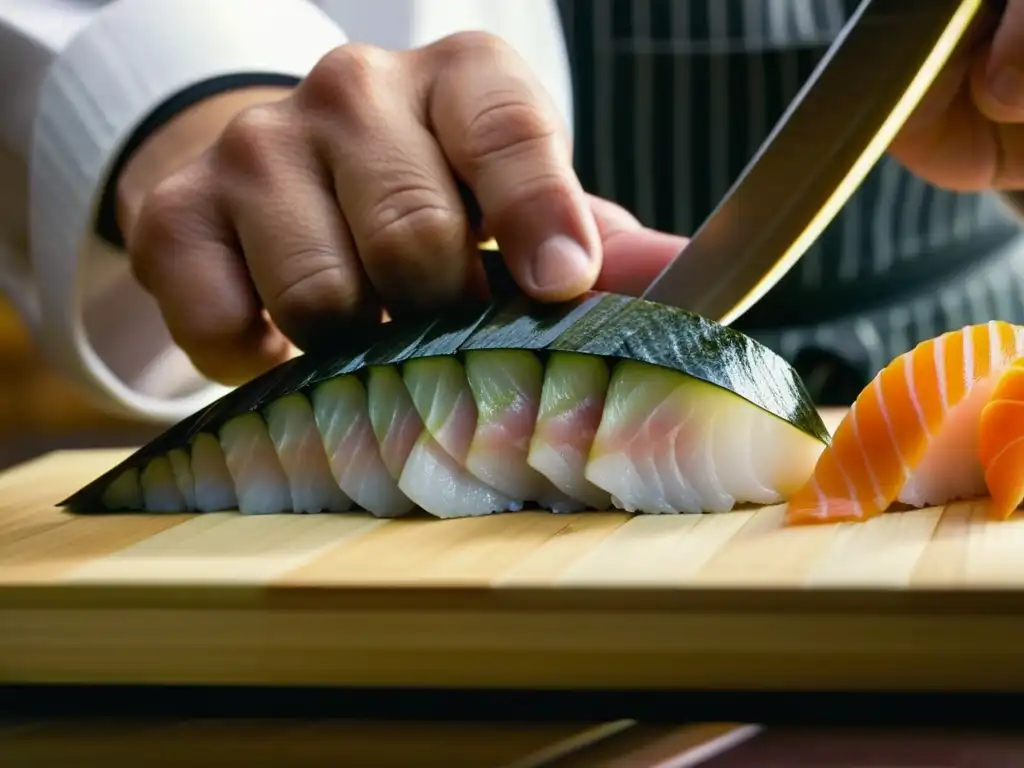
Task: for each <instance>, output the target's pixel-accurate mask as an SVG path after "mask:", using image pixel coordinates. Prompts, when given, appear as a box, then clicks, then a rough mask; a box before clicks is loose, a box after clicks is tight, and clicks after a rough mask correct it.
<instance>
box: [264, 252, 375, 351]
mask: <svg viewBox="0 0 1024 768" xmlns="http://www.w3.org/2000/svg"><path fill="white" fill-rule="evenodd" d="M287 266H288V275H287V277H286V278H285V279H284V280H282V285H281V287H280V288H279V289H278V290H277V291H276V292H275V293H274V294H273V296H271V297H270V300H269V301H268V302H267V308H268V310H269V311H270V314H271V316H272V317H273V318H274V321H275V322H276V323H277V324H278V326H279V327H280V328H281V330H282V331H283V332H284V333H285V334H286V335H287V336H289V337H290V338H291V339H293V340H294V341H295V342H296V343H300V344H301V343H302V342H303V341H304V340H305V339H307V338H308V337H309V336H310V334H311V333H313V332H315V330H316V327H317V326H318V325H321V324H322V323H323V321H324V320H325V318H331V319H334V318H339V317H340V318H347V317H350V316H352V315H353V314H355V312H356V310H357V308H358V307H359V305H360V303H361V300H362V296H361V292H360V290H359V285H358V284H356V283H354V282H353V281H352V280H349V279H348V278H347V276H346V275H345V272H344V270H343V269H342V268H341V266H340V264H339V263H338V260H337V258H336V256H335V255H334V254H333V253H331V252H330V251H329V250H328V249H324V248H317V247H315V246H311V247H309V248H306V249H302V250H296V251H293V252H292V253H291V254H289V256H288V260H287Z"/></svg>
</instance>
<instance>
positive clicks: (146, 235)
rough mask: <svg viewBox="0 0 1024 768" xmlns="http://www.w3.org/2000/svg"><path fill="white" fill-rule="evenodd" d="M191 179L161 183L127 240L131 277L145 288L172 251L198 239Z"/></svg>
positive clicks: (179, 176)
mask: <svg viewBox="0 0 1024 768" xmlns="http://www.w3.org/2000/svg"><path fill="white" fill-rule="evenodd" d="M196 197H197V190H196V188H195V185H194V183H193V182H192V180H191V179H189V178H188V177H186V176H185V175H183V174H175V175H173V176H170V177H168V178H166V179H164V180H163V181H161V182H160V183H158V184H157V185H156V186H155V187H154V188H153V189H152V190H151V191H150V192H149V194H148V195H147V196H146V198H145V200H144V201H143V203H142V207H141V210H140V211H139V216H138V219H137V220H136V222H135V225H134V227H133V229H132V231H131V232H130V233H129V234H128V237H127V250H128V255H129V263H130V265H131V269H132V274H133V276H134V277H135V279H136V280H137V281H138V282H139V283H140V284H141V285H142V286H143V287H147V288H148V287H149V286H150V285H152V283H153V279H154V276H155V275H154V273H155V271H156V268H157V267H158V266H159V265H160V264H161V263H162V262H163V261H165V255H166V253H167V252H168V251H170V252H173V251H175V250H177V249H179V248H182V247H184V246H185V244H186V243H187V242H188V241H189V240H190V239H194V238H196V237H197V236H199V234H200V233H199V231H198V227H197V224H196V215H195V214H196V208H195V202H196Z"/></svg>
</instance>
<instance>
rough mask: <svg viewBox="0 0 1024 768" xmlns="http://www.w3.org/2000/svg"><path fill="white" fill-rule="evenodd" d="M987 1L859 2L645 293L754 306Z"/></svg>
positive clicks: (721, 314) (710, 313)
mask: <svg viewBox="0 0 1024 768" xmlns="http://www.w3.org/2000/svg"><path fill="white" fill-rule="evenodd" d="M985 4H986V0H862V2H861V4H860V6H859V7H858V8H857V10H856V12H855V13H854V14H853V16H852V17H851V18H850V19H849V21H848V22H847V24H846V25H845V26H844V28H843V29H842V31H841V32H840V34H839V36H838V37H837V39H836V40H835V42H834V43H833V44H832V46H831V47H830V48H829V50H828V52H827V53H826V54H825V56H824V57H823V59H822V61H821V62H820V63H819V65H818V67H817V68H816V69H815V71H814V72H813V73H812V74H811V77H810V78H809V79H808V81H807V82H806V83H805V84H804V87H803V88H802V89H801V91H800V92H799V93H798V94H797V96H796V98H795V99H794V100H793V103H792V104H791V105H790V107H789V108H788V109H787V111H786V112H785V114H783V116H782V118H781V119H780V120H779V122H778V123H777V124H776V126H775V128H774V129H773V130H772V132H771V134H770V135H769V136H768V138H767V139H766V140H765V141H764V143H763V144H762V145H761V147H760V149H759V150H758V151H757V153H756V154H755V155H754V157H753V159H752V160H751V161H750V162H749V163H748V164H747V167H746V168H745V169H744V171H743V173H742V174H741V175H740V177H739V179H738V180H737V181H736V183H735V184H734V185H733V186H732V188H731V189H730V190H729V192H728V193H727V194H726V196H725V198H724V199H723V200H722V202H721V203H720V204H719V205H718V206H717V208H715V210H714V211H713V212H712V213H711V215H710V216H709V217H708V218H707V220H706V221H705V222H704V223H703V224H702V225H701V226H700V228H699V229H698V230H697V232H696V233H695V234H694V236H693V239H692V240H691V241H690V242H689V244H688V245H687V246H686V247H685V248H684V249H683V251H682V252H681V253H680V254H679V255H678V256H676V258H675V259H674V260H673V261H672V262H671V263H670V264H669V265H668V266H667V267H666V268H665V269H664V270H663V271H662V272H661V274H660V275H659V276H658V277H657V278H655V280H654V281H653V282H652V283H651V285H650V286H648V288H647V290H646V291H645V292H644V294H643V298H645V299H649V300H652V301H658V302H661V303H664V304H671V305H674V306H678V307H681V308H683V309H686V310H689V311H691V312H696V313H697V314H701V315H704V316H706V317H709V318H712V319H714V320H718V321H719V322H721V323H723V324H730V323H732V322H733V321H734V320H736V319H737V318H738V317H740V316H741V315H742V314H743V313H744V312H746V311H747V310H748V309H749V308H750V307H751V306H753V304H754V303H755V302H757V300H758V299H760V298H761V297H762V296H763V295H764V294H765V293H767V292H768V290H769V289H770V288H771V287H772V286H773V285H775V284H776V283H777V282H778V281H779V280H780V279H781V278H782V277H783V276H784V275H785V274H786V273H787V272H788V271H789V270H790V269H791V268H792V267H793V265H794V264H796V262H797V261H798V260H799V259H800V257H801V256H802V255H803V254H804V253H805V252H806V250H807V249H808V247H810V245H811V244H812V243H813V242H814V241H815V240H816V239H817V238H818V236H819V235H820V234H821V232H822V231H823V230H824V229H825V227H826V226H827V225H828V224H829V222H831V221H832V219H833V218H834V217H835V216H836V214H837V213H838V212H839V210H840V209H841V208H842V207H843V205H845V203H846V201H847V200H848V199H849V198H850V196H851V195H852V194H853V192H854V191H855V190H856V188H857V187H858V186H859V185H860V183H861V182H862V181H863V180H864V177H865V176H866V175H867V173H868V171H869V170H871V168H872V166H873V165H874V164H875V162H876V161H877V160H878V159H879V158H880V157H881V156H882V154H883V153H884V152H885V150H886V148H887V147H888V146H889V143H890V142H891V141H892V140H893V138H894V137H895V136H896V134H897V133H898V131H899V129H900V127H901V126H902V125H903V123H904V122H905V121H906V119H907V118H908V116H909V115H910V114H911V112H913V110H914V108H915V107H916V106H917V104H918V103H919V101H920V99H921V98H922V96H923V95H924V94H925V92H926V91H927V90H928V88H929V86H930V85H931V84H932V82H933V81H934V80H935V77H936V76H937V75H938V73H939V71H940V70H941V69H942V67H943V65H944V64H945V63H946V61H947V60H948V58H949V57H950V55H951V54H952V53H953V51H954V49H955V48H956V46H957V44H958V43H959V42H960V40H961V39H962V38H963V36H964V34H965V32H966V31H967V30H968V28H969V26H970V24H971V22H972V21H973V20H974V18H975V17H976V16H977V14H978V12H979V11H980V9H981V8H982V7H983V6H984V5H985ZM999 4H1000V3H995V4H994V5H999ZM1008 202H1010V203H1011V205H1012V200H1008Z"/></svg>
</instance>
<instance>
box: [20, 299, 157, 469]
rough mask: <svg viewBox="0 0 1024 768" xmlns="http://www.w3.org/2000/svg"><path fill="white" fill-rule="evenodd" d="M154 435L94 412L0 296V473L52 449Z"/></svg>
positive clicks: (132, 440) (124, 442)
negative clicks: (55, 369)
mask: <svg viewBox="0 0 1024 768" xmlns="http://www.w3.org/2000/svg"><path fill="white" fill-rule="evenodd" d="M154 433H155V430H154V429H153V428H152V427H149V426H145V427H143V426H139V425H137V424H132V423H131V422H126V421H121V420H118V419H115V418H112V417H111V416H109V415H107V414H105V413H103V412H102V411H100V410H98V409H97V408H95V407H94V406H93V405H92V404H91V403H89V402H88V401H87V400H86V399H85V398H84V397H83V396H82V395H81V394H80V393H79V392H78V391H77V390H76V389H75V388H74V387H72V386H71V385H70V384H68V383H67V382H66V381H65V380H64V379H62V378H61V377H59V376H58V375H57V374H56V373H54V372H53V370H52V369H51V368H50V367H49V365H47V363H46V362H45V361H44V360H43V359H42V357H41V355H40V353H39V351H38V349H37V348H36V346H35V345H34V343H33V341H32V339H31V337H30V336H29V334H28V332H27V331H26V329H25V327H24V325H23V324H22V322H21V318H20V316H18V314H17V313H16V312H15V310H14V307H12V306H11V304H10V302H8V301H7V300H6V299H5V298H4V297H3V296H2V295H0V469H2V468H3V467H6V466H10V465H11V464H15V463H18V462H20V461H24V460H25V459H28V458H31V457H32V456H36V455H38V454H40V453H44V452H46V451H50V450H54V449H56V448H71V447H85V446H97V445H130V444H132V443H136V442H139V441H143V440H146V439H148V437H149V436H152V435H153V434H154Z"/></svg>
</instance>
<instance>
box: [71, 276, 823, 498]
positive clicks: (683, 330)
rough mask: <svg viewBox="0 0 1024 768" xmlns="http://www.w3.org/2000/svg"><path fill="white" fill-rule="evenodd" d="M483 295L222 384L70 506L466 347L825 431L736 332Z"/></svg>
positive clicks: (794, 386) (595, 296)
mask: <svg viewBox="0 0 1024 768" xmlns="http://www.w3.org/2000/svg"><path fill="white" fill-rule="evenodd" d="M495 293H496V295H495V297H494V298H493V299H492V300H491V301H490V302H486V303H484V302H482V303H480V304H477V305H474V306H465V307H463V308H460V309H459V310H458V311H454V312H451V313H449V314H445V315H443V316H441V317H434V318H416V319H411V320H403V321H392V322H390V323H385V324H382V325H379V326H375V327H372V328H369V329H367V331H366V333H365V334H363V335H362V336H361V338H350V339H348V340H340V341H339V346H338V348H337V349H336V350H332V351H330V352H323V351H321V352H317V353H309V354H305V355H300V356H299V357H296V358H294V359H292V360H289V361H287V362H285V363H282V364H281V365H279V366H277V367H275V368H273V369H272V370H270V371H268V372H267V373H265V374H263V375H262V376H259V377H257V378H255V379H253V380H252V381H249V382H248V383H246V384H244V385H242V386H240V387H238V388H237V389H234V390H232V391H231V392H229V393H228V394H226V395H225V396H223V397H222V398H220V399H218V400H217V401H215V402H213V403H211V404H210V405H209V406H207V407H206V408H203V409H202V410H200V411H198V412H196V413H195V414H193V415H192V416H189V417H188V418H186V419H184V420H182V421H180V422H178V423H177V424H175V425H174V426H172V427H170V428H169V429H168V430H166V431H165V432H164V433H162V434H161V435H159V436H158V437H156V438H155V439H153V440H152V441H151V442H149V443H147V444H146V445H144V446H143V447H141V448H140V449H139V450H137V451H136V452H135V453H133V454H132V455H131V456H129V457H128V458H127V459H125V460H124V461H122V462H121V463H120V464H118V465H117V466H115V467H113V468H111V469H110V470H109V471H107V472H105V473H104V474H103V475H101V476H100V477H98V478H96V479H95V480H93V481H92V482H90V483H89V484H88V485H86V486H84V487H83V488H81V489H80V490H79V491H77V492H76V493H74V494H72V495H71V496H70V497H68V498H67V499H65V500H64V501H62V502H60V504H59V506H63V507H67V508H69V509H70V510H71V511H73V512H76V513H95V512H106V511H107V510H105V509H103V505H102V503H101V498H102V495H103V492H104V490H105V489H106V487H107V485H109V483H111V482H112V481H113V480H114V479H116V478H117V477H118V476H119V475H120V474H121V473H122V472H124V471H125V470H128V469H131V468H139V469H141V468H142V467H144V466H145V465H146V463H147V462H148V461H149V460H150V459H152V458H154V457H156V456H160V455H162V454H165V453H167V452H168V451H169V450H171V449H172V448H177V447H183V446H186V445H187V444H188V443H189V442H190V441H191V440H192V438H194V437H195V436H196V435H197V434H199V433H200V432H209V433H212V434H217V433H218V431H219V429H220V427H221V426H222V425H224V424H225V423H226V422H227V421H229V420H230V419H231V418H233V417H235V416H239V415H241V414H243V413H246V412H249V411H262V410H263V409H264V408H265V407H266V406H268V405H269V404H270V403H271V402H273V401H274V400H276V399H277V398H281V397H285V396H287V395H290V394H293V393H295V392H303V393H308V392H309V391H310V390H312V388H313V387H315V386H316V385H317V384H319V383H321V382H323V381H325V380H327V379H330V378H332V377H335V376H339V375H342V374H358V373H360V372H362V371H364V370H365V369H366V368H367V367H368V366H371V365H397V364H401V363H402V362H404V361H406V360H410V359H412V358H419V357H431V356H435V355H457V354H459V353H461V352H465V351H469V350H474V349H528V350H533V351H535V352H537V353H539V354H541V355H542V356H543V353H545V352H549V351H562V352H577V353H582V354H591V355H598V356H601V357H605V358H610V359H627V360H634V361H637V362H643V363H650V364H652V365H658V366H662V367H664V368H669V369H672V370H675V371H679V372H681V373H684V374H687V375H689V376H692V377H694V378H697V379H701V380H703V381H705V382H707V383H709V384H713V385H715V386H718V387H721V388H723V389H726V390H728V391H730V392H733V393H735V394H737V395H739V396H740V397H742V398H744V399H745V400H747V401H748V402H750V403H751V404H753V405H754V406H757V407H758V408H761V409H763V410H765V411H767V412H769V413H771V414H773V415H775V416H777V417H778V418H780V419H783V420H785V421H787V422H789V423H791V424H792V425H793V426H795V427H797V428H798V429H800V430H802V431H803V432H805V433H807V434H808V435H810V436H812V437H814V438H816V439H817V440H820V441H821V442H823V443H825V444H828V442H829V433H828V430H827V429H826V427H825V424H824V423H823V422H822V420H821V417H820V415H819V414H818V411H817V409H816V408H815V406H814V404H813V402H812V401H811V398H810V396H809V394H808V393H807V390H806V388H805V387H804V383H803V381H802V380H801V379H800V377H799V375H798V374H797V373H796V371H795V370H794V369H793V368H792V367H791V366H790V365H789V364H788V363H787V362H786V361H785V360H784V359H783V358H781V357H779V356H778V355H777V354H775V353H774V352H772V351H771V350H770V349H768V348H767V347H765V346H762V345H761V344H759V343H758V342H756V341H754V340H753V339H751V338H750V337H748V336H746V335H744V334H742V333H740V332H739V331H736V330H733V329H731V328H728V327H725V326H722V325H720V324H718V323H715V322H713V321H711V320H708V319H706V318H703V317H700V316H698V315H695V314H692V313H690V312H686V311H684V310H681V309H677V308H675V307H670V306H667V305H663V304H657V303H654V302H649V301H645V300H643V299H637V298H633V297H630V296H622V295H619V294H613V293H602V292H591V293H589V294H587V295H585V296H583V297H581V298H579V299H576V300H574V301H570V302H565V303H560V304H540V303H536V302H531V301H529V300H527V299H526V298H524V297H523V296H521V295H515V294H512V293H507V292H504V291H502V292H500V293H498V292H495Z"/></svg>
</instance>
